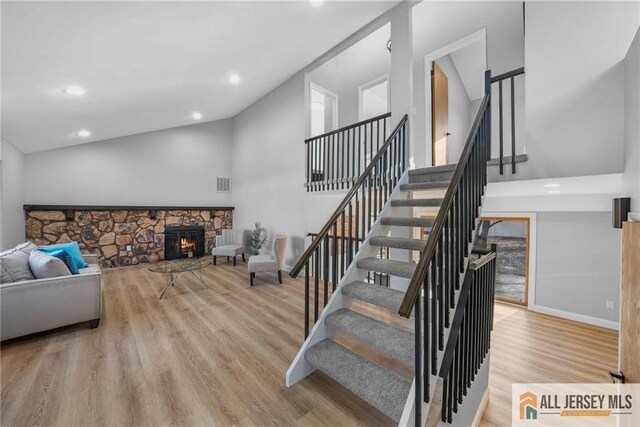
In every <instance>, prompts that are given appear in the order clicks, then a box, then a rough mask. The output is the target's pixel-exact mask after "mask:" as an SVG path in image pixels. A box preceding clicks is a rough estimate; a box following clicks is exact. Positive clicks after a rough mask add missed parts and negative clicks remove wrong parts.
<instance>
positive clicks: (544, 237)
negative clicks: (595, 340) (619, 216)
mask: <svg viewBox="0 0 640 427" xmlns="http://www.w3.org/2000/svg"><path fill="white" fill-rule="evenodd" d="M537 223H538V230H537V260H536V265H537V271H536V284H535V306H536V307H534V310H537V311H541V312H545V313H548V314H553V315H559V316H562V317H569V318H573V319H575V320H581V321H586V322H589V323H595V324H600V325H602V326H609V327H614V326H615V325H616V324H617V322H618V320H619V317H618V314H619V313H618V312H619V305H620V259H621V258H620V257H621V254H620V250H621V249H620V230H617V229H614V228H613V227H612V226H611V213H610V212H540V213H538V218H537ZM607 301H613V303H614V308H613V309H608V308H607V307H606V302H607Z"/></svg>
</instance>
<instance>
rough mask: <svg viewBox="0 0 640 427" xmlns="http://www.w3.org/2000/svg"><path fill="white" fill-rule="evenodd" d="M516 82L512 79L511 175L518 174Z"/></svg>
mask: <svg viewBox="0 0 640 427" xmlns="http://www.w3.org/2000/svg"><path fill="white" fill-rule="evenodd" d="M515 91H516V87H515V81H514V80H513V77H511V173H512V174H515V173H516V113H515V108H516V107H515V105H516V101H515Z"/></svg>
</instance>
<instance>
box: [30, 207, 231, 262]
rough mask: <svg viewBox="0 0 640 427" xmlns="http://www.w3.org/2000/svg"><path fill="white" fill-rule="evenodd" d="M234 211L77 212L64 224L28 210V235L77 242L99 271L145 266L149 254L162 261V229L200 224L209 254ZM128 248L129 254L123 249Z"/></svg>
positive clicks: (44, 241)
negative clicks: (96, 261)
mask: <svg viewBox="0 0 640 427" xmlns="http://www.w3.org/2000/svg"><path fill="white" fill-rule="evenodd" d="M232 213H233V211H232V210H215V211H210V210H202V211H201V210H197V211H191V210H169V211H166V210H158V211H156V217H155V219H152V218H151V217H150V216H149V211H126V210H119V211H115V210H114V211H75V213H74V219H73V221H67V220H66V217H65V214H64V212H63V211H37V210H33V211H29V212H28V213H27V221H26V236H27V239H28V240H31V241H33V242H35V243H36V244H37V245H51V244H55V243H64V242H70V241H73V240H75V241H77V242H78V243H79V245H80V248H81V249H82V250H83V251H86V252H90V253H95V254H97V255H98V258H99V260H100V265H101V266H102V267H122V266H128V265H137V264H140V263H145V262H148V257H149V255H151V254H152V253H157V254H158V255H159V256H160V259H164V228H165V226H167V227H169V226H195V225H197V226H203V227H204V230H205V232H204V233H205V235H204V238H205V253H206V254H211V248H212V247H213V245H214V241H215V239H214V236H215V235H216V234H221V233H222V230H223V229H230V228H232V224H233V215H232ZM127 245H131V250H127Z"/></svg>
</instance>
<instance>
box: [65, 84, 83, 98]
mask: <svg viewBox="0 0 640 427" xmlns="http://www.w3.org/2000/svg"><path fill="white" fill-rule="evenodd" d="M63 92H64V93H65V94H67V95H73V96H82V95H84V94H85V92H84V89H83V88H82V87H81V86H67V87H66V88H64V90H63Z"/></svg>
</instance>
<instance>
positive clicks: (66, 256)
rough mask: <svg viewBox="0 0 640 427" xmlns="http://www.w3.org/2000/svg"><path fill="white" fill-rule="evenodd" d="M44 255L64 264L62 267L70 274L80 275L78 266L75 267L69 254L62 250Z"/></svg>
mask: <svg viewBox="0 0 640 427" xmlns="http://www.w3.org/2000/svg"><path fill="white" fill-rule="evenodd" d="M41 252H42V251H41ZM46 253H48V254H49V255H51V256H54V257H56V258H58V259H59V260H61V261H62V262H64V265H66V266H67V268H68V269H69V271H70V272H71V274H80V272H79V271H78V266H77V265H76V263H75V261H74V260H73V258H72V257H71V255H69V252H67V251H65V250H64V249H60V250H57V251H51V252H46Z"/></svg>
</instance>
